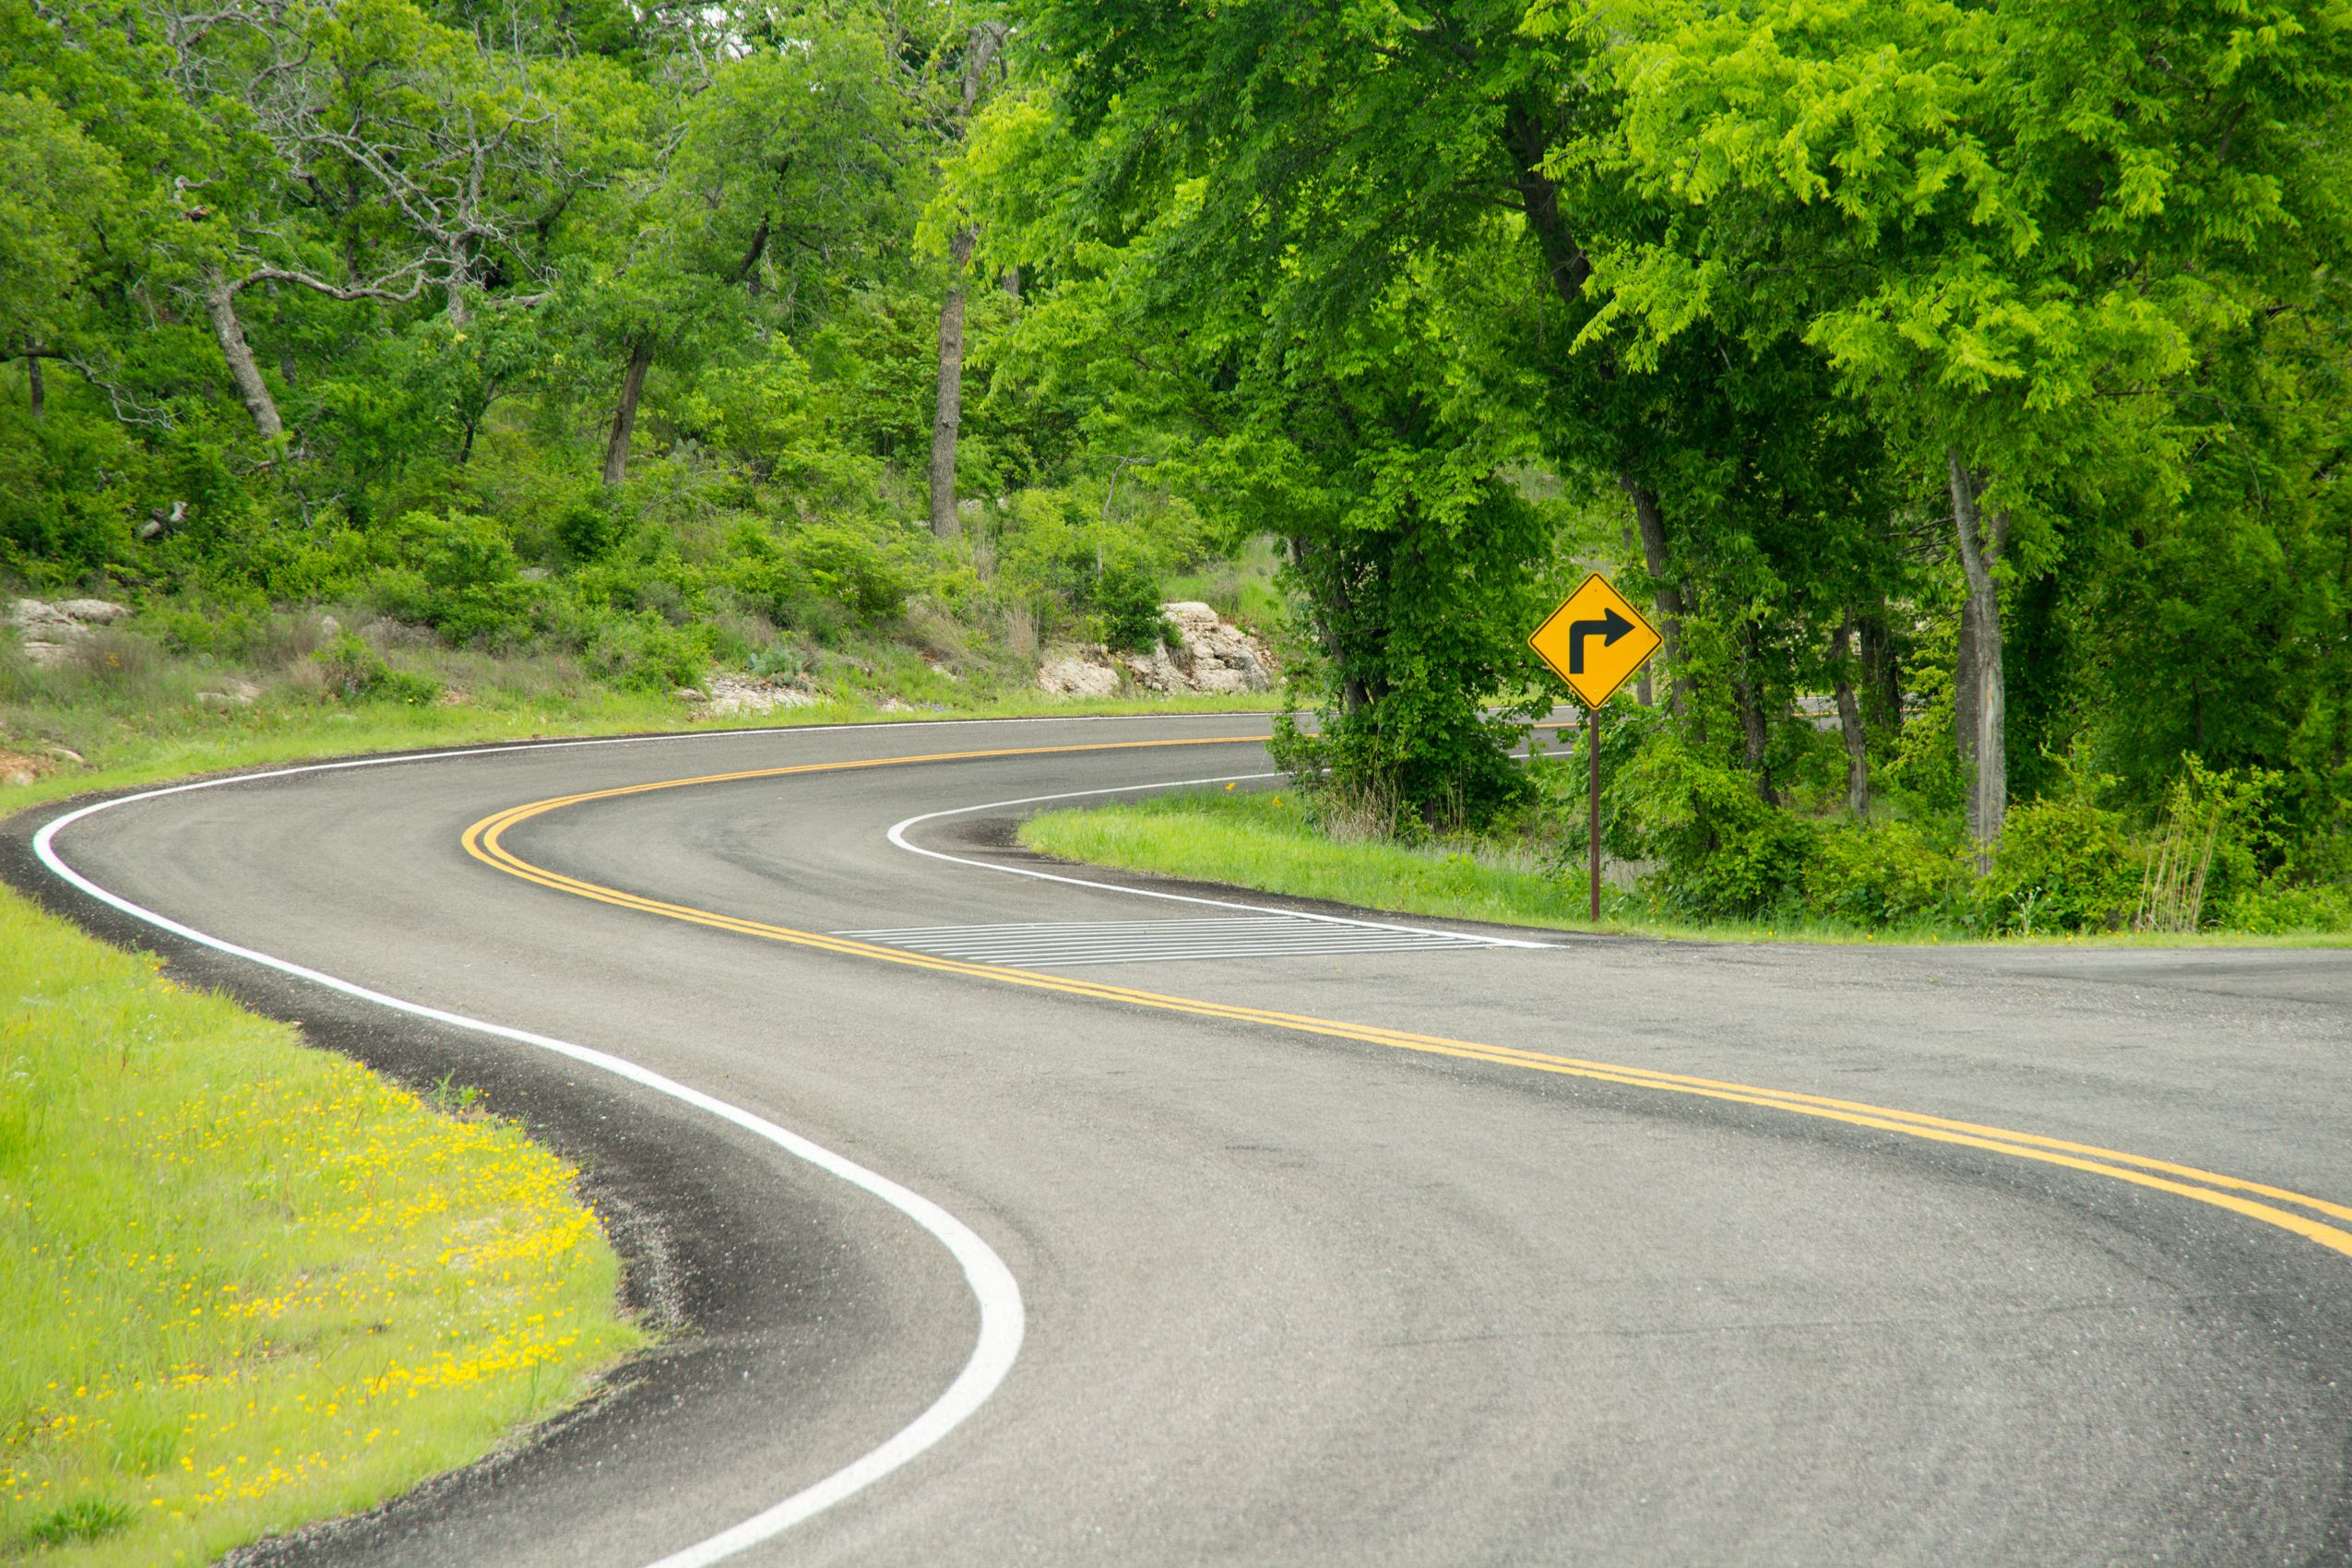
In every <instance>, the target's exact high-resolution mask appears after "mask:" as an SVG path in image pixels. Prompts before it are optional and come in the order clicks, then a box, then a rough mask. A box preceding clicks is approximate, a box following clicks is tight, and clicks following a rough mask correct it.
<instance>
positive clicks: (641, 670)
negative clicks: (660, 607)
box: [586, 612, 710, 693]
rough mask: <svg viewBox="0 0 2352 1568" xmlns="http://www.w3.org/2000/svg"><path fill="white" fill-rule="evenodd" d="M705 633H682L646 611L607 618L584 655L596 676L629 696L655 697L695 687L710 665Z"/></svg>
mask: <svg viewBox="0 0 2352 1568" xmlns="http://www.w3.org/2000/svg"><path fill="white" fill-rule="evenodd" d="M709 636H710V634H709V629H708V628H707V627H704V626H695V627H691V628H685V629H681V628H680V627H676V626H672V625H671V624H670V623H669V622H667V621H665V620H663V619H662V618H661V617H660V616H659V615H656V614H653V613H651V612H638V613H636V614H634V615H612V616H608V617H606V618H604V619H603V620H601V621H600V622H599V623H598V624H597V626H596V629H595V635H594V636H593V637H592V638H591V640H590V641H589V642H588V647H587V649H586V654H587V660H588V668H589V669H590V670H591V671H594V672H595V673H596V674H597V675H598V676H599V677H600V678H602V679H604V680H606V681H609V682H611V683H612V684H614V685H616V686H620V687H623V688H624V689H626V690H629V691H634V692H647V693H660V692H668V691H671V690H674V689H676V688H677V687H680V686H691V685H695V684H696V683H699V682H700V681H701V680H702V678H703V674H704V672H705V671H707V669H708V668H709V666H710V643H709Z"/></svg>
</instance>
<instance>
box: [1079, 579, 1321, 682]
mask: <svg viewBox="0 0 2352 1568" xmlns="http://www.w3.org/2000/svg"><path fill="white" fill-rule="evenodd" d="M1159 611H1160V613H1161V614H1162V615H1163V616H1165V617H1166V618H1167V620H1168V624H1170V626H1172V627H1174V628H1175V631H1176V641H1175V642H1174V643H1172V644H1170V643H1162V644H1160V645H1158V647H1154V648H1153V649H1152V650H1151V651H1150V652H1149V653H1123V652H1115V651H1113V650H1112V649H1111V648H1108V647H1103V646H1102V645H1101V644H1099V643H1098V644H1096V645H1095V646H1093V647H1082V648H1076V649H1067V650H1063V653H1062V655H1061V657H1059V658H1056V659H1050V660H1048V661H1047V663H1046V665H1045V667H1044V668H1043V669H1041V670H1039V671H1038V678H1037V683H1038V684H1039V686H1041V687H1043V688H1044V689H1045V690H1047V691H1049V692H1056V693H1060V694H1062V695H1066V696H1089V697H1107V696H1110V695H1112V694H1114V693H1116V692H1117V691H1118V690H1119V687H1120V685H1121V683H1123V682H1132V683H1134V684H1135V685H1137V686H1140V687H1142V688H1143V689H1144V690H1145V691H1147V692H1162V693H1166V694H1169V695H1221V694H1230V693H1240V692H1263V691H1268V690H1271V689H1272V688H1273V685H1274V678H1275V664H1274V651H1273V649H1271V648H1269V647H1266V645H1265V639H1264V638H1262V637H1257V636H1252V635H1251V634H1249V633H1248V632H1245V631H1243V630H1241V627H1239V626H1236V625H1234V624H1232V623H1231V622H1230V621H1228V620H1226V619H1224V618H1223V617H1222V616H1220V615H1218V612H1216V611H1214V610H1212V609H1210V608H1209V607H1208V606H1207V605H1206V604H1200V603H1196V602H1194V601H1192V600H1177V601H1175V602H1173V603H1170V604H1163V605H1161V606H1160V607H1159Z"/></svg>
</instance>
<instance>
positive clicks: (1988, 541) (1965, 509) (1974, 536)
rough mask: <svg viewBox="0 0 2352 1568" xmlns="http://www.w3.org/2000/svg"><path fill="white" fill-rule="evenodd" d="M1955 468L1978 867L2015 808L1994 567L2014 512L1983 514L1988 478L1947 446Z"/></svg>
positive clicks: (1987, 860) (1986, 865)
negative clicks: (1973, 710)
mask: <svg viewBox="0 0 2352 1568" xmlns="http://www.w3.org/2000/svg"><path fill="white" fill-rule="evenodd" d="M1945 459H1946V461H1947V463H1948V464H1949V466H1950V468H1951V470H1952V520H1953V524H1954V529H1955V530H1956V531H1957V533H1958V534H1959V537H1960V569H1961V570H1962V571H1963V572H1965V573H1966V574H1967V578H1968V604H1969V607H1970V609H1971V610H1973V611H1974V612H1975V613H1974V615H1973V617H1972V619H1973V622H1974V630H1975V633H1976V666H1977V669H1976V675H1977V680H1976V686H1977V704H1976V707H1977V714H1976V718H1977V746H1976V762H1977V767H1976V784H1977V787H1976V790H1975V792H1974V799H1973V800H1972V801H1971V802H1970V820H1969V825H1968V828H1969V832H1970V833H1971V834H1973V835H1974V836H1975V837H1976V839H1977V842H1978V844H1979V845H1980V846H1982V847H1981V848H1980V849H1978V851H1977V868H1978V870H1979V871H1989V870H1990V869H1991V866H1992V850H1993V846H1995V845H1996V844H1998V843H1999V842H2000V841H2001V825H2002V819H2003V818H2004V817H2006V816H2007V815H2008V813H2009V747H2008V742H2007V738H2006V737H2007V726H2008V717H2009V714H2008V700H2007V699H2008V693H2007V688H2006V686H2005V685H2004V684H2003V682H2002V667H2001V653H2002V647H2001V591H2000V585H1999V584H1997V583H1995V582H1994V581H1993V576H1992V569H1993V567H1994V565H1995V564H1997V563H1998V562H1999V561H2000V559H2001V552H2002V550H2003V548H2005V547H2006V546H2007V544H2008V542H2009V516H2008V514H2007V513H2005V512H2002V513H1995V514H1994V515H1993V516H1992V517H1990V518H1989V519H1988V518H1987V517H1984V516H1983V514H1982V511H1981V509H1980V508H1979V507H1978V497H1979V496H1981V495H1982V494H1983V493H1984V481H1983V477H1982V476H1981V475H1978V474H1974V473H1971V472H1970V471H1969V470H1968V466H1967V465H1966V463H1964V462H1962V461H1961V459H1960V454H1959V451H1958V450H1957V449H1956V448H1950V449H1947V450H1946V452H1945Z"/></svg>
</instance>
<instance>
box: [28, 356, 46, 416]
mask: <svg viewBox="0 0 2352 1568" xmlns="http://www.w3.org/2000/svg"><path fill="white" fill-rule="evenodd" d="M25 396H26V399H27V400H28V401H29V402H30V404H31V406H32V422H33V423H35V424H39V423H40V422H41V416H42V413H43V412H44V411H46V410H47V409H48V407H49V388H48V386H47V385H46V384H45V383H43V382H42V379H41V345H40V344H38V343H36V342H34V341H33V340H32V339H30V338H28V339H25Z"/></svg>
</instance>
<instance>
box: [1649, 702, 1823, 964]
mask: <svg viewBox="0 0 2352 1568" xmlns="http://www.w3.org/2000/svg"><path fill="white" fill-rule="evenodd" d="M1618 788H1619V792H1620V795H1621V799H1622V801H1623V802H1624V804H1623V810H1624V812H1625V814H1626V816H1627V818H1628V820H1629V822H1630V824H1631V825H1632V826H1633V830H1634V832H1635V833H1636V834H1637V835H1638V837H1639V838H1640V841H1641V842H1642V843H1643V845H1644V846H1645V849H1647V851H1648V853H1649V854H1650V855H1651V856H1652V857H1654V858H1655V859H1656V860H1657V861H1658V862H1659V864H1658V869H1657V871H1656V872H1654V873H1651V874H1650V876H1649V878H1648V879H1647V883H1648V887H1649V891H1650V892H1651V894H1652V896H1653V897H1657V899H1658V900H1659V901H1660V902H1661V903H1663V904H1665V905H1667V906H1668V907H1669V908H1671V909H1676V910H1678V911H1679V912H1681V913H1684V914H1688V915H1693V916H1697V917H1700V918H1703V919H1723V918H1735V919H1744V918H1751V917H1753V916H1756V915H1761V914H1763V913H1764V912H1765V911H1766V910H1768V909H1776V908H1779V907H1783V906H1786V905H1790V904H1794V903H1798V902H1800V901H1801V900H1802V899H1803V897H1804V890H1805V886H1806V884H1807V881H1808V879H1809V877H1810V876H1812V866H1813V862H1814V861H1815V859H1816V857H1817V856H1818V855H1819V854H1820V853H1821V843H1820V840H1821V833H1820V830H1819V829H1818V828H1817V827H1816V826H1814V825H1813V824H1812V823H1808V822H1804V821H1801V820H1800V819H1799V818H1797V817H1795V816H1792V815H1790V814H1788V813H1787V812H1785V811H1782V810H1780V809H1779V808H1777V807H1775V806H1770V805H1766V804H1765V803H1764V802H1763V801H1761V800H1759V799H1758V798H1757V796H1756V788H1755V783H1754V781H1753V780H1752V779H1751V778H1749V777H1748V775H1746V774H1745V773H1742V772H1740V770H1739V769H1737V768H1735V767H1731V766H1727V765H1725V764H1722V763H1718V762H1716V761H1714V760H1712V759H1710V758H1707V757H1705V756H1702V755H1700V754H1698V753H1696V752H1693V750H1692V749H1691V748H1690V747H1689V746H1687V745H1685V744H1684V743H1683V742H1681V740H1680V739H1679V738H1678V737H1676V736H1673V735H1669V734H1662V735H1659V736H1658V737H1657V738H1656V739H1655V740H1653V741H1652V742H1650V744H1648V745H1647V746H1645V747H1644V748H1643V749H1642V750H1641V752H1640V753H1639V754H1637V755H1636V756H1635V757H1634V758H1633V761H1632V762H1631V763H1629V764H1628V765H1627V766H1626V767H1625V769H1624V772H1623V774H1622V776H1621V779H1620V782H1619V786H1618Z"/></svg>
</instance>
